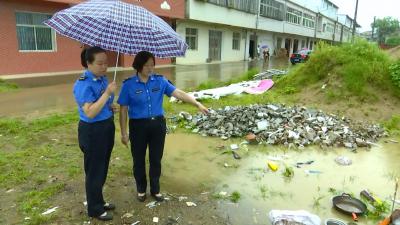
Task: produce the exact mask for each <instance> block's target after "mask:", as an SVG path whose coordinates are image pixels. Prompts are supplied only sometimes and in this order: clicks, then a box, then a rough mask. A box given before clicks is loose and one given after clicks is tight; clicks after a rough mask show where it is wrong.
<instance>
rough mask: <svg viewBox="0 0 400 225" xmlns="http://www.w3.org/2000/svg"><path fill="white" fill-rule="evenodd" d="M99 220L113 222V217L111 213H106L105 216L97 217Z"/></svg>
mask: <svg viewBox="0 0 400 225" xmlns="http://www.w3.org/2000/svg"><path fill="white" fill-rule="evenodd" d="M95 218H96V219H98V220H101V221H108V220H112V219H113V215H112V214H111V213H109V212H105V213H103V214H101V215H100V216H97V217H95Z"/></svg>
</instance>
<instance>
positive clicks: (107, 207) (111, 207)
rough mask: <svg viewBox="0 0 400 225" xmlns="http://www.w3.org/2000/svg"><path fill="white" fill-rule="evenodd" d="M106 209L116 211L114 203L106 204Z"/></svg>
mask: <svg viewBox="0 0 400 225" xmlns="http://www.w3.org/2000/svg"><path fill="white" fill-rule="evenodd" d="M104 209H105V210H114V209H115V205H114V204H112V203H106V204H104Z"/></svg>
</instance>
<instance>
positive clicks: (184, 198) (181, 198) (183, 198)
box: [178, 196, 188, 202]
mask: <svg viewBox="0 0 400 225" xmlns="http://www.w3.org/2000/svg"><path fill="white" fill-rule="evenodd" d="M186 199H188V197H186V196H179V197H178V200H179V201H180V202H181V201H183V200H186Z"/></svg>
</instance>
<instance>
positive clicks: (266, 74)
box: [253, 69, 287, 80]
mask: <svg viewBox="0 0 400 225" xmlns="http://www.w3.org/2000/svg"><path fill="white" fill-rule="evenodd" d="M286 74H287V71H286V70H278V69H269V70H266V71H264V72H261V73H258V74H256V75H254V77H253V79H254V80H264V79H271V78H273V77H275V76H283V75H286Z"/></svg>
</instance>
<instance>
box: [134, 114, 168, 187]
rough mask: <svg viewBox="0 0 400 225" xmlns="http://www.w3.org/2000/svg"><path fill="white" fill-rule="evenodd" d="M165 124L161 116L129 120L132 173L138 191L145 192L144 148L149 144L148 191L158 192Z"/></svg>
mask: <svg viewBox="0 0 400 225" xmlns="http://www.w3.org/2000/svg"><path fill="white" fill-rule="evenodd" d="M166 131H167V126H166V123H165V118H164V117H163V116H158V117H152V118H147V119H130V120H129V138H130V142H131V152H132V158H133V175H134V177H135V180H136V188H137V191H138V192H140V193H144V192H146V188H147V179H146V163H145V160H146V149H147V146H149V161H150V169H149V178H150V193H152V194H158V193H159V192H160V175H161V159H162V156H163V152H164V142H165V135H166Z"/></svg>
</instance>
